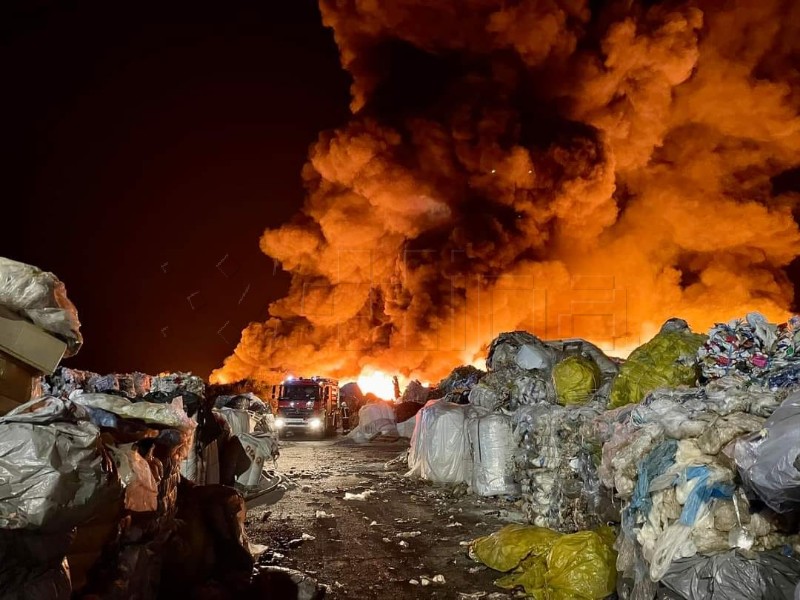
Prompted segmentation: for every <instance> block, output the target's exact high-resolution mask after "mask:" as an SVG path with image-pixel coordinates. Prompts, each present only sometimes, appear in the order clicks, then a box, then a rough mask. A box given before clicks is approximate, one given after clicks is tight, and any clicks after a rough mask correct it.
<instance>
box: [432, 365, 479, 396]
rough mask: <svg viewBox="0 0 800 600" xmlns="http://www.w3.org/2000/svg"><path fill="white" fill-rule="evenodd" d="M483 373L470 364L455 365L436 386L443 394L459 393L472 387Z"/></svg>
mask: <svg viewBox="0 0 800 600" xmlns="http://www.w3.org/2000/svg"><path fill="white" fill-rule="evenodd" d="M485 374H486V373H484V372H483V371H481V370H480V369H478V368H476V367H473V366H472V365H464V366H462V367H457V368H455V369H453V370H452V371H451V373H450V374H449V375H448V376H447V377H445V378H444V379H442V380H441V381H440V382H439V385H438V386H437V388H438V389H439V391H441V392H443V393H444V394H445V395H447V394H454V393H455V394H460V393H463V392H465V391H468V390H470V389H472V386H474V385H475V384H476V383H478V382H479V381H480V380H481V378H482V377H483V376H484V375H485Z"/></svg>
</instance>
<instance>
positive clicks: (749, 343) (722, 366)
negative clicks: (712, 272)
mask: <svg viewBox="0 0 800 600" xmlns="http://www.w3.org/2000/svg"><path fill="white" fill-rule="evenodd" d="M798 347H800V319H798V318H797V317H793V318H792V319H790V320H789V322H788V323H784V324H782V325H780V326H778V325H774V324H772V323H769V322H767V319H766V318H765V317H764V315H762V314H760V313H757V312H752V313H748V314H747V315H746V316H745V317H744V318H742V319H734V320H733V321H730V322H728V323H717V324H716V325H714V327H712V328H711V330H710V331H709V334H708V340H707V341H706V342H705V343H704V344H703V346H702V347H701V348H700V349H699V351H698V353H697V355H698V358H699V360H700V367H701V370H702V374H703V376H704V377H706V378H707V379H714V378H717V377H723V376H725V375H728V374H729V373H742V374H745V375H747V376H749V377H758V376H760V375H761V374H762V373H764V372H765V371H768V370H770V369H774V368H775V367H782V366H785V365H786V364H787V363H789V362H792V361H795V360H797V358H796V356H795V355H796V349H797V348H798Z"/></svg>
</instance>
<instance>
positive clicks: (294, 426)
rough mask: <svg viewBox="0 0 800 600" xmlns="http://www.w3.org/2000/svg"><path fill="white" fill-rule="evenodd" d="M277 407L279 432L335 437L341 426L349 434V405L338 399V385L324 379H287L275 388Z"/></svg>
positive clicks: (274, 395)
mask: <svg viewBox="0 0 800 600" xmlns="http://www.w3.org/2000/svg"><path fill="white" fill-rule="evenodd" d="M272 403H273V406H275V405H276V404H277V413H276V415H275V426H276V427H277V428H278V431H279V432H284V431H287V430H294V431H303V432H305V433H312V434H315V435H317V436H319V437H326V436H330V435H335V434H336V430H337V429H338V428H339V427H340V426H341V427H342V430H343V431H345V432H347V430H348V429H349V420H350V419H349V415H348V412H347V405H346V404H344V403H343V402H341V401H340V399H339V382H338V381H336V380H335V379H327V378H325V377H311V378H303V377H299V378H295V377H288V378H286V379H285V380H284V381H283V382H282V383H281V384H280V385H275V386H272Z"/></svg>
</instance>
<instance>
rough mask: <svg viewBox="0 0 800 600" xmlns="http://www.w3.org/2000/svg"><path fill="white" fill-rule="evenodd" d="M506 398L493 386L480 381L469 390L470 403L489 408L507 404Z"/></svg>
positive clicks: (494, 408)
mask: <svg viewBox="0 0 800 600" xmlns="http://www.w3.org/2000/svg"><path fill="white" fill-rule="evenodd" d="M505 402H506V398H504V397H503V396H502V395H501V393H499V392H498V390H496V389H495V388H493V387H490V386H488V385H486V384H485V383H479V384H477V385H476V386H475V387H474V388H472V389H471V390H470V391H469V403H470V404H472V405H473V406H480V407H481V408H485V409H487V410H497V409H498V408H500V407H502V406H503V404H505Z"/></svg>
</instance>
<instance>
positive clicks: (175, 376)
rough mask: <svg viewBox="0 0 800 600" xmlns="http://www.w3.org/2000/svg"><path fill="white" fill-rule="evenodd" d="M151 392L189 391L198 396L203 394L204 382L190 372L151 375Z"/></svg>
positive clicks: (204, 389)
mask: <svg viewBox="0 0 800 600" xmlns="http://www.w3.org/2000/svg"><path fill="white" fill-rule="evenodd" d="M151 392H152V393H157V392H162V393H164V394H172V393H175V392H180V393H183V392H189V393H191V394H196V395H198V396H205V393H206V383H205V381H203V379H202V378H200V377H198V376H197V375H192V374H191V373H168V374H166V375H158V376H157V377H153V380H152V382H151Z"/></svg>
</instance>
